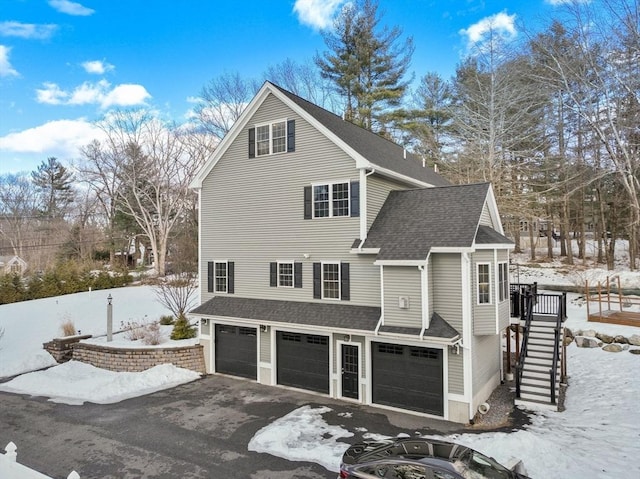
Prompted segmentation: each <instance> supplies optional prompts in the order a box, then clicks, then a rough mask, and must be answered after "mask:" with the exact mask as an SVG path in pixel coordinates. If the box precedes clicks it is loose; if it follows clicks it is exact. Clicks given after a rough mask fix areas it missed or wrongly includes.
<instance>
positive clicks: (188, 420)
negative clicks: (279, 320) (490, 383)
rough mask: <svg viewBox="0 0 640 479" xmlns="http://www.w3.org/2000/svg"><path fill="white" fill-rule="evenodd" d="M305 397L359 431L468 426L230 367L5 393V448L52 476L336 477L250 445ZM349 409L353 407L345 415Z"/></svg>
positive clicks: (332, 419) (1, 415) (1, 420)
mask: <svg viewBox="0 0 640 479" xmlns="http://www.w3.org/2000/svg"><path fill="white" fill-rule="evenodd" d="M302 405H311V406H313V407H317V406H321V405H323V406H328V407H330V408H331V409H332V411H331V412H330V413H327V414H325V415H324V416H323V417H324V419H325V421H327V422H328V423H329V424H335V425H342V426H343V427H345V428H346V429H348V430H350V431H351V432H355V433H356V435H355V436H354V437H353V438H349V441H350V442H355V441H358V440H359V439H361V435H362V433H363V432H364V431H363V432H359V433H358V432H356V431H357V429H358V428H366V429H367V430H368V431H369V432H372V433H379V434H385V435H389V436H395V435H397V434H399V433H408V434H414V433H416V432H419V433H421V434H450V433H453V432H458V431H461V429H462V428H461V426H460V425H458V424H454V423H449V422H445V421H436V420H430V419H426V418H421V417H417V416H413V415H409V414H401V413H395V412H386V411H384V410H380V409H377V408H371V407H367V406H361V405H358V404H348V403H344V402H341V401H335V400H332V399H328V398H324V397H321V396H316V395H312V394H305V393H303V392H299V391H292V390H287V389H282V388H276V387H269V386H263V385H260V384H256V383H253V382H249V381H243V380H238V379H233V378H228V377H223V376H207V377H204V378H203V379H200V380H198V381H195V382H192V383H189V384H186V385H183V386H179V387H176V388H174V389H169V390H165V391H161V392H157V393H153V394H150V395H147V396H142V397H138V398H134V399H129V400H126V401H122V402H120V403H117V404H109V405H97V404H90V403H87V404H85V405H83V406H69V405H65V404H54V403H52V402H49V401H47V400H46V399H45V398H32V397H28V396H20V395H14V394H9V393H3V392H0V448H1V449H4V447H5V446H6V444H7V443H8V442H9V441H13V442H14V443H16V445H17V446H18V461H19V462H21V463H23V464H26V465H28V466H30V467H32V468H34V469H36V470H38V471H40V472H43V473H45V474H47V475H50V476H52V477H54V478H66V477H67V475H68V474H69V472H71V471H72V470H74V469H75V470H76V471H77V472H78V473H79V474H80V477H81V478H82V479H88V478H252V479H253V478H255V479H258V478H265V479H271V478H273V479H275V478H278V479H283V478H284V479H295V478H305V479H315V478H335V477H336V474H335V473H334V472H330V471H327V470H326V469H325V468H323V467H322V466H320V465H318V464H315V463H311V462H291V461H287V460H285V459H282V458H279V457H275V456H272V455H270V454H259V453H255V452H251V451H248V450H247V444H248V443H249V440H250V439H251V438H252V437H253V436H254V434H255V433H256V432H257V431H258V430H260V429H261V428H262V427H264V426H266V425H268V424H270V423H271V422H273V421H274V420H275V419H278V418H280V417H282V416H284V415H286V414H288V413H289V412H291V411H293V410H294V409H297V408H298V407H300V406H302ZM344 413H350V414H344Z"/></svg>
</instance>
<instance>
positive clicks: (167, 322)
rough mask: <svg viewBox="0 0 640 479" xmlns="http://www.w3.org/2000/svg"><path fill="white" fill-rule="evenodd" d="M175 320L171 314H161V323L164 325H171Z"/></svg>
mask: <svg viewBox="0 0 640 479" xmlns="http://www.w3.org/2000/svg"><path fill="white" fill-rule="evenodd" d="M175 322H176V320H175V319H174V317H173V316H171V315H170V314H165V315H164V316H160V324H161V325H163V326H171V325H173V324H174V323H175Z"/></svg>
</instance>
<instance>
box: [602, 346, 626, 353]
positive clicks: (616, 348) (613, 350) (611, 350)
mask: <svg viewBox="0 0 640 479" xmlns="http://www.w3.org/2000/svg"><path fill="white" fill-rule="evenodd" d="M602 350H603V351H607V352H608V353H619V352H621V351H622V346H620V345H619V344H607V345H606V346H605V347H604V348H602Z"/></svg>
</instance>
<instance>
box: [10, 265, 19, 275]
mask: <svg viewBox="0 0 640 479" xmlns="http://www.w3.org/2000/svg"><path fill="white" fill-rule="evenodd" d="M10 269H11V273H12V274H20V273H22V267H21V266H20V263H12V264H11V267H10Z"/></svg>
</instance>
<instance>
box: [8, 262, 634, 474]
mask: <svg viewBox="0 0 640 479" xmlns="http://www.w3.org/2000/svg"><path fill="white" fill-rule="evenodd" d="M529 269H530V270H531V271H535V273H536V275H535V276H529V277H526V276H525V274H526V273H525V274H523V271H527V270H529ZM559 270H560V271H559ZM566 270H567V266H565V265H561V264H557V263H555V262H554V263H550V264H548V265H543V264H540V267H538V268H526V267H524V266H520V267H519V273H520V278H519V280H520V282H530V281H538V283H539V284H541V285H554V284H566V285H575V281H574V280H573V279H571V276H570V275H568V274H567V272H566ZM575 270H576V271H578V268H576V269H575ZM512 273H513V271H512ZM605 273H607V272H605ZM574 274H577V273H574ZM580 274H585V275H591V277H594V278H596V277H601V276H600V275H601V274H602V273H600V272H598V271H596V270H588V269H586V268H585V269H584V272H583V273H580ZM608 274H610V273H608ZM621 274H622V277H624V278H625V280H624V284H623V287H629V288H640V273H637V272H633V273H630V272H621ZM604 278H606V274H604V276H603V277H601V280H603V279H604ZM511 280H512V281H513V282H516V281H517V280H518V278H516V277H515V276H513V275H512V278H511ZM109 293H111V295H112V296H113V298H114V300H113V305H114V307H113V308H114V309H113V316H114V326H118V325H119V324H120V322H127V321H145V320H155V319H158V318H159V317H160V315H162V314H167V311H166V310H165V309H164V308H163V307H162V306H161V305H160V304H159V303H158V302H157V301H156V299H155V294H154V293H153V290H152V288H149V287H128V288H120V289H113V290H107V291H94V292H90V293H89V292H87V293H78V294H74V295H68V296H60V297H57V298H49V299H42V300H36V301H29V302H24V303H16V304H10V305H2V306H0V328H4V331H5V334H4V337H3V338H2V339H0V377H7V376H12V375H14V374H18V373H23V372H26V371H32V370H35V369H39V368H42V367H46V366H50V365H53V364H55V362H54V361H53V359H52V358H51V357H50V356H49V354H48V353H46V352H44V351H43V350H42V343H43V342H45V341H48V340H50V339H51V338H53V337H56V336H60V335H61V332H60V325H61V323H62V322H63V321H65V320H67V319H70V320H72V321H73V322H74V324H75V326H76V328H77V329H79V330H81V331H82V333H83V334H85V333H86V334H94V335H100V334H105V332H106V304H107V301H106V297H107V295H108V294H109ZM566 325H567V326H568V327H569V328H571V329H572V330H574V331H575V330H577V329H582V330H585V329H593V330H595V331H598V332H602V333H606V334H609V335H618V334H620V335H624V336H631V335H632V334H640V328H634V327H630V326H618V325H614V324H600V323H587V321H586V307H585V305H584V301H583V300H581V299H580V295H579V294H575V293H569V294H568V319H567V322H566ZM98 341H102V339H98ZM118 341H119V340H118ZM568 368H569V375H570V381H569V384H570V386H569V389H568V392H567V399H566V411H564V412H562V413H557V412H549V411H540V412H537V413H532V414H531V424H530V425H529V426H527V427H526V428H524V429H523V430H519V431H514V432H513V433H509V434H506V433H482V434H464V435H459V436H449V437H446V439H449V440H455V441H458V442H461V443H464V444H466V445H469V446H471V447H474V448H476V449H478V450H480V451H482V452H484V453H485V454H488V455H490V456H493V457H495V458H496V459H497V460H498V461H499V462H503V463H504V462H507V461H508V460H509V459H511V458H513V457H515V458H520V459H522V460H523V461H524V464H525V467H526V469H527V471H528V473H529V475H530V476H531V477H533V478H548V477H580V478H581V479H592V478H594V479H595V478H598V479H600V478H611V477H616V478H635V477H640V465H639V463H638V461H637V457H639V456H640V433H639V432H638V431H639V430H640V408H639V407H638V403H639V399H640V381H639V380H638V374H637V371H638V369H639V368H640V356H637V355H632V354H629V353H628V352H627V351H624V352H621V353H608V352H605V351H602V350H600V349H578V348H576V347H575V345H571V346H569V348H568ZM193 374H195V373H193ZM194 378H195V376H193V375H192V373H190V372H188V371H185V370H179V369H178V368H174V367H173V366H160V367H158V368H153V369H152V370H149V371H146V372H143V373H112V372H109V371H103V370H99V369H97V368H92V367H91V366H87V365H82V364H79V363H74V362H71V363H67V364H66V365H60V366H56V367H53V368H49V369H47V370H46V371H40V372H36V373H31V374H24V375H22V376H20V377H18V378H15V379H14V380H12V381H10V382H8V383H4V384H2V389H4V390H7V391H10V390H13V391H16V392H17V391H20V392H22V393H26V394H34V395H44V396H48V397H51V398H52V399H53V400H56V401H64V402H68V403H72V404H80V403H82V402H83V401H91V402H96V403H106V402H114V401H119V400H122V399H123V398H126V397H132V396H136V395H141V394H148V393H149V392H151V391H155V390H158V389H162V388H165V387H173V386H175V385H177V384H179V383H181V382H187V381H191V380H193V379H194ZM328 411H329V409H328V408H315V409H314V408H311V407H308V406H305V407H302V408H299V409H296V410H295V411H293V412H291V413H290V414H288V415H286V416H284V417H282V418H280V419H277V420H275V421H274V422H273V423H272V424H270V425H268V426H266V427H265V428H263V429H262V430H260V431H258V433H256V435H255V436H254V437H253V439H252V440H251V441H250V443H249V445H248V448H249V449H250V450H253V451H258V452H264V453H269V454H273V455H276V456H280V457H283V458H286V459H289V460H296V461H310V462H316V463H318V464H321V465H322V466H324V467H326V468H327V469H328V470H331V471H337V469H338V465H339V462H340V458H341V455H342V453H343V452H344V450H346V448H347V447H348V443H349V441H350V439H349V438H351V437H353V436H354V433H355V432H362V431H363V430H364V428H357V431H355V430H354V431H349V430H347V429H345V428H344V427H340V426H335V425H329V424H327V423H326V422H325V421H324V419H323V417H322V416H323V414H325V413H326V412H328ZM356 419H357V418H356ZM407 434H409V435H413V434H414V431H407ZM367 437H371V438H376V437H380V436H379V434H378V433H377V431H368V432H367Z"/></svg>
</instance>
